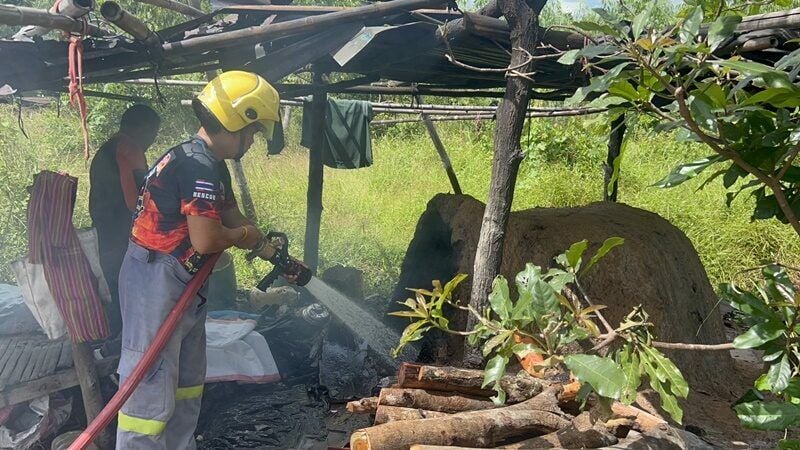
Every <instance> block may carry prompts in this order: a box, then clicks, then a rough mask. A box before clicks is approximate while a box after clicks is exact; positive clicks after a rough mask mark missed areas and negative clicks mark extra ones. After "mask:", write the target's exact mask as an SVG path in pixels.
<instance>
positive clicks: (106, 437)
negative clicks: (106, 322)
mask: <svg viewBox="0 0 800 450" xmlns="http://www.w3.org/2000/svg"><path fill="white" fill-rule="evenodd" d="M72 361H73V363H74V364H75V373H76V375H77V377H78V383H79V384H80V385H81V397H82V398H83V409H84V412H85V413H86V423H92V421H93V420H94V418H95V417H97V415H98V414H100V411H102V410H103V406H104V405H105V402H104V401H103V394H102V393H101V392H100V378H99V377H98V374H97V366H96V365H95V359H94V354H93V352H92V347H91V345H90V344H88V343H74V342H73V343H72ZM95 444H96V445H97V446H98V447H99V448H100V450H106V449H111V448H113V447H114V439H113V438H112V436H111V433H110V432H109V431H108V430H103V431H102V432H101V433H100V434H99V435H98V436H97V439H96V440H95Z"/></svg>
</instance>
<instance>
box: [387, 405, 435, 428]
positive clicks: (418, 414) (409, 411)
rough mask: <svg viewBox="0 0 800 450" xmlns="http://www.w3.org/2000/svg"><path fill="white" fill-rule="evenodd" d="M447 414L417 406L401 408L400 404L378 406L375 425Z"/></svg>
mask: <svg viewBox="0 0 800 450" xmlns="http://www.w3.org/2000/svg"><path fill="white" fill-rule="evenodd" d="M448 415H449V414H447V413H443V412H438V411H428V410H425V409H419V408H403V407H400V406H385V405H382V406H378V411H377V412H376V413H375V425H380V424H382V423H389V422H397V421H399V420H416V419H430V418H432V417H444V416H448Z"/></svg>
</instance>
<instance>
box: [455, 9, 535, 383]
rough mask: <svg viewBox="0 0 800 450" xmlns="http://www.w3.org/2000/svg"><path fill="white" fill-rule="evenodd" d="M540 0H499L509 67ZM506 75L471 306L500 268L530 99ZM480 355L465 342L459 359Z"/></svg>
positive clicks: (483, 298)
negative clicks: (507, 37)
mask: <svg viewBox="0 0 800 450" xmlns="http://www.w3.org/2000/svg"><path fill="white" fill-rule="evenodd" d="M545 3H547V0H527V2H526V1H523V0H499V5H500V9H501V10H502V12H503V15H504V16H505V17H506V20H507V21H508V24H509V27H510V30H511V48H513V49H515V50H514V51H513V53H512V55H511V62H510V64H509V66H510V67H513V66H518V65H520V64H521V63H523V62H525V59H526V54H525V53H524V52H523V51H521V50H519V49H525V50H527V51H528V52H530V53H531V54H533V53H534V48H535V47H536V43H537V41H538V33H537V30H538V25H539V24H538V22H539V12H541V10H542V8H543V7H544V5H545ZM531 66H532V64H531V63H528V64H526V65H525V66H523V67H521V68H520V69H519V71H520V72H530V71H531ZM511 75H512V74H509V76H508V82H507V83H506V93H505V96H504V97H503V100H502V101H501V102H500V105H499V106H498V107H497V125H496V129H495V135H494V158H493V160H492V181H491V183H490V187H489V200H488V202H487V204H486V211H485V212H484V215H483V221H482V223H481V234H480V238H479V240H478V248H477V252H476V254H475V263H474V266H473V278H472V292H471V295H470V305H472V307H473V308H475V310H477V311H483V310H484V309H485V308H486V307H487V306H488V296H489V293H490V292H491V290H492V280H494V277H495V276H496V275H497V273H498V272H499V270H500V262H501V261H502V260H503V241H504V237H505V236H504V234H505V230H506V225H507V224H508V214H509V212H511V204H512V202H513V200H514V186H515V184H516V181H517V173H518V172H519V164H520V162H521V161H522V150H521V148H520V137H521V136H522V126H523V124H524V122H525V112H526V110H527V107H528V100H529V99H530V87H529V82H528V81H527V80H526V79H525V78H522V77H519V76H511ZM467 320H468V323H467V325H468V327H469V329H472V328H473V327H474V326H475V325H476V320H475V318H474V317H473V316H471V315H470V316H469V318H468V319H467ZM482 361H483V357H482V356H481V353H480V351H479V350H478V349H477V348H470V347H466V348H465V351H464V363H465V365H466V366H467V367H475V366H477V365H481V362H482Z"/></svg>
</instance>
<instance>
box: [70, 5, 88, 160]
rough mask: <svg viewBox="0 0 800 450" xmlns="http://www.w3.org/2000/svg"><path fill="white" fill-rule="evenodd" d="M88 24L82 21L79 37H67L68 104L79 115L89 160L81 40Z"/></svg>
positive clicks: (85, 153)
mask: <svg viewBox="0 0 800 450" xmlns="http://www.w3.org/2000/svg"><path fill="white" fill-rule="evenodd" d="M87 28H88V22H87V21H86V18H84V19H83V32H81V34H80V35H79V36H74V35H73V36H70V37H69V49H68V50H67V52H68V55H67V57H68V61H69V102H70V104H71V105H72V106H77V108H78V110H79V111H80V115H81V128H82V129H83V154H84V156H85V157H86V159H87V160H88V159H89V125H88V117H89V109H88V107H87V106H86V97H85V96H84V94H83V38H84V36H85V35H86V30H87Z"/></svg>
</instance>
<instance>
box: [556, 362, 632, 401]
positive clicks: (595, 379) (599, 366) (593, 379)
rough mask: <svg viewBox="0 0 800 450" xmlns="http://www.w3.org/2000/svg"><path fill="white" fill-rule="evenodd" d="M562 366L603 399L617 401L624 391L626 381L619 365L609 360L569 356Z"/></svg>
mask: <svg viewBox="0 0 800 450" xmlns="http://www.w3.org/2000/svg"><path fill="white" fill-rule="evenodd" d="M564 364H566V365H567V367H569V370H571V371H572V373H573V374H574V375H575V378H577V379H578V381H580V382H582V383H588V384H591V385H592V388H594V390H595V392H597V393H598V394H600V395H602V396H603V397H609V398H613V399H619V398H620V396H622V392H623V391H624V390H625V386H626V384H627V379H626V378H625V373H624V372H623V371H622V369H621V368H620V367H619V365H618V364H617V363H616V362H614V360H612V359H610V358H605V357H601V356H596V355H569V356H567V357H566V358H564Z"/></svg>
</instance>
